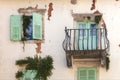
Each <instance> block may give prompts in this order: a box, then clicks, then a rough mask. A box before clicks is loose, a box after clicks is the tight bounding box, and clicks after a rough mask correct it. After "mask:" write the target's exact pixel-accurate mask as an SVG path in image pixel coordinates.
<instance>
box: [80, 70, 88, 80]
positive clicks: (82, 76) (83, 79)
mask: <svg viewBox="0 0 120 80" xmlns="http://www.w3.org/2000/svg"><path fill="white" fill-rule="evenodd" d="M78 80H87V70H86V69H85V68H81V69H79V70H78Z"/></svg>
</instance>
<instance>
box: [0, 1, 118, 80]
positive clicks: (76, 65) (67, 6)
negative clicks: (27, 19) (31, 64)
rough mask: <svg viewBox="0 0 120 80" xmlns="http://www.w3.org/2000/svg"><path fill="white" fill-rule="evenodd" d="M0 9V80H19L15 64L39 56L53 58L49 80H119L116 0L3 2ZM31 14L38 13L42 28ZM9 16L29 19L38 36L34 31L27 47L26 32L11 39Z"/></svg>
mask: <svg viewBox="0 0 120 80" xmlns="http://www.w3.org/2000/svg"><path fill="white" fill-rule="evenodd" d="M0 7H1V11H0V18H1V22H0V28H1V29H0V32H1V36H0V42H1V43H0V45H1V46H0V53H1V54H0V80H17V79H16V78H15V73H16V71H17V70H18V66H16V65H15V61H16V60H18V59H21V58H24V57H27V56H34V55H36V54H37V53H40V56H41V57H45V56H46V55H51V56H52V57H53V60H54V68H55V69H54V70H53V75H52V76H51V77H50V78H49V80H120V77H119V74H120V68H119V67H120V62H119V59H120V54H119V53H120V37H119V33H120V30H119V29H120V28H119V26H120V24H119V23H120V21H119V18H120V16H119V15H120V1H116V0H1V1H0ZM96 11H97V12H96ZM33 12H35V13H39V14H41V16H42V17H41V16H39V17H38V18H40V19H41V20H42V22H41V24H42V28H41V27H39V25H40V26H41V24H39V23H38V22H37V21H35V18H37V17H34V16H35V15H38V14H33V15H32V13H33ZM95 12H96V13H95ZM12 15H27V16H28V15H31V17H32V19H33V24H37V23H38V24H37V27H38V28H37V29H39V28H40V30H42V33H40V35H37V36H36V35H35V34H37V31H36V30H37V29H36V30H33V36H32V38H31V37H30V38H29V37H27V38H26V40H28V41H25V42H22V40H23V39H24V38H25V37H26V35H23V33H24V32H25V31H23V32H21V31H20V33H21V34H20V36H19V34H17V35H18V36H19V37H15V36H11V35H12V32H15V30H14V31H12V28H11V25H12V24H11V23H12V22H11V19H13V18H11V16H12ZM98 15H99V17H96V16H98ZM19 19H20V17H19ZM19 19H17V20H19ZM34 22H35V23H34ZM21 23H22V22H21ZM13 24H14V23H13ZM81 25H82V26H81ZM85 25H87V27H86V26H85ZM17 26H18V25H17ZM33 26H36V25H33ZM96 26H97V27H96ZM85 27H86V28H85ZM34 28H35V27H34ZM18 32H19V31H18ZM26 32H27V31H26ZM38 32H39V31H38ZM16 33H17V32H16ZM15 35H16V34H15ZM21 35H22V36H21ZM23 36H24V37H23ZM38 39H39V40H38ZM15 40H17V41H15ZM19 40H21V41H19ZM29 40H31V41H29ZM37 43H40V44H37ZM36 44H37V45H36ZM107 56H109V59H110V64H109V69H108V70H107V71H106V64H107V62H106V60H107V58H106V57H107ZM107 66H108V65H107ZM82 72H83V73H82ZM82 74H83V75H82Z"/></svg>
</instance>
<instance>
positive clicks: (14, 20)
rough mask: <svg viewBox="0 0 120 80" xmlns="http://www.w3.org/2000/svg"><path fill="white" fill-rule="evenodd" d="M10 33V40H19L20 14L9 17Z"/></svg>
mask: <svg viewBox="0 0 120 80" xmlns="http://www.w3.org/2000/svg"><path fill="white" fill-rule="evenodd" d="M10 26H11V29H10V33H11V36H10V38H11V40H13V41H18V40H21V28H22V22H21V16H20V15H12V16H11V17H10Z"/></svg>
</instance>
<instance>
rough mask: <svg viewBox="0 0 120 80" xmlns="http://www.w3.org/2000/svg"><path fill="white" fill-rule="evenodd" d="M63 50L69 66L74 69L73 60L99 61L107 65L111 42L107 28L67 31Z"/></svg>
mask: <svg viewBox="0 0 120 80" xmlns="http://www.w3.org/2000/svg"><path fill="white" fill-rule="evenodd" d="M63 49H64V50H65V52H66V61H67V66H68V67H72V59H91V58H93V59H99V60H102V61H103V64H102V65H105V64H106V55H107V50H108V49H109V40H108V38H107V30H106V28H93V29H67V28H65V39H64V41H63Z"/></svg>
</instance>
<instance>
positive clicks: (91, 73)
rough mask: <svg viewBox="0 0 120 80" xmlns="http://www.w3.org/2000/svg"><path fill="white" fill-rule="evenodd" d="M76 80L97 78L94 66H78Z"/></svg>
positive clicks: (94, 79)
mask: <svg viewBox="0 0 120 80" xmlns="http://www.w3.org/2000/svg"><path fill="white" fill-rule="evenodd" d="M78 80H97V75H96V68H79V69H78Z"/></svg>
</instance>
